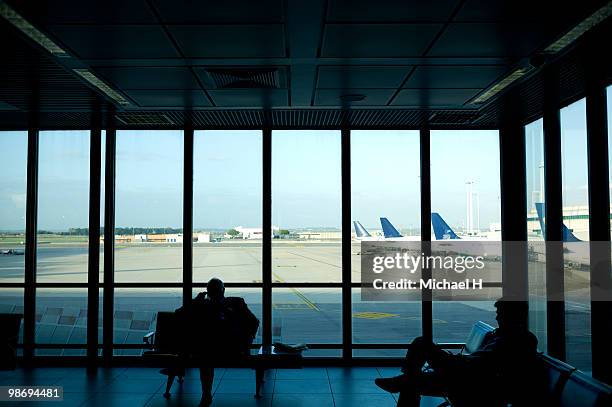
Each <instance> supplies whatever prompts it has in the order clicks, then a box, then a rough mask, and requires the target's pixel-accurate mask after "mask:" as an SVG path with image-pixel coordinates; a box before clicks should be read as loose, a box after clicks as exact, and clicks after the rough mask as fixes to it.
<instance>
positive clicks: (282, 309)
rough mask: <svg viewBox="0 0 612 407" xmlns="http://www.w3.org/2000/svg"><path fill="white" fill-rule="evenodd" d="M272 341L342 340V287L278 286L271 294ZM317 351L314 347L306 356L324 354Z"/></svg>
mask: <svg viewBox="0 0 612 407" xmlns="http://www.w3.org/2000/svg"><path fill="white" fill-rule="evenodd" d="M272 341H273V342H276V341H278V342H283V343H325V344H330V343H341V342H342V297H341V290H340V288H298V287H295V288H275V289H274V291H273V293H272ZM317 353H318V352H317V350H314V349H313V350H312V351H308V354H307V355H306V356H310V357H312V356H320V355H321V354H317ZM327 355H328V354H325V355H321V356H327Z"/></svg>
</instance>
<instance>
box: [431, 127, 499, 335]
mask: <svg viewBox="0 0 612 407" xmlns="http://www.w3.org/2000/svg"><path fill="white" fill-rule="evenodd" d="M500 204H501V203H500V184H499V133H498V132H497V131H492V130H479V131H474V130H453V131H450V130H449V131H446V130H440V131H432V132H431V208H432V212H436V213H438V214H439V215H440V216H441V217H442V219H444V221H445V222H446V223H447V224H448V225H449V226H450V228H451V229H453V230H454V232H455V233H456V234H457V235H458V236H459V237H460V238H463V239H478V240H485V241H487V240H490V241H497V240H500V239H501V214H500V213H501V210H500ZM433 229H434V230H433V233H432V238H433V239H443V238H444V236H436V233H437V232H439V231H437V230H436V228H433ZM438 234H439V233H438ZM486 267H487V270H491V271H492V272H490V273H488V274H489V275H488V278H487V279H486V280H485V282H491V283H494V282H497V283H499V282H501V262H500V261H495V262H487V264H486ZM494 280H497V281H494ZM483 295H484V296H486V297H487V298H488V299H487V300H478V301H476V300H474V301H469V300H468V301H435V298H434V302H433V318H434V324H433V334H434V340H435V341H438V342H447V341H450V342H456V341H457V340H459V341H463V340H465V338H467V335H468V334H469V332H470V330H471V327H472V325H473V324H474V322H475V321H477V320H482V321H484V322H487V323H490V324H492V325H495V309H494V307H493V303H494V302H495V300H496V299H497V298H498V297H499V296H500V295H501V290H498V289H489V290H483Z"/></svg>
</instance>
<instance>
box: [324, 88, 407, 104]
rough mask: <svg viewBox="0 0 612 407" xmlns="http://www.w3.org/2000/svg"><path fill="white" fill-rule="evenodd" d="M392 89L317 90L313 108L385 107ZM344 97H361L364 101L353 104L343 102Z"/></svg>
mask: <svg viewBox="0 0 612 407" xmlns="http://www.w3.org/2000/svg"><path fill="white" fill-rule="evenodd" d="M394 92H395V90H394V89H350V90H349V91H347V90H343V89H318V90H317V91H316V93H315V100H314V104H315V106H343V105H344V104H345V103H346V104H348V105H350V106H385V105H386V104H387V102H388V101H389V99H390V98H391V96H393V93H394ZM343 95H344V96H346V95H363V96H365V99H363V100H359V101H353V102H344V101H343V100H342V99H341V97H342V96H343Z"/></svg>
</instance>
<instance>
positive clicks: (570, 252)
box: [535, 202, 591, 266]
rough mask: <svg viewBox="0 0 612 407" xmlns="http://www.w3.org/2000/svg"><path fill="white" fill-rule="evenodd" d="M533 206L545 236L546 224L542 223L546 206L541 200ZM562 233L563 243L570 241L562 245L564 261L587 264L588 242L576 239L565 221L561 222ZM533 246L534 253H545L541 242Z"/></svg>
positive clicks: (588, 259) (588, 254) (588, 255)
mask: <svg viewBox="0 0 612 407" xmlns="http://www.w3.org/2000/svg"><path fill="white" fill-rule="evenodd" d="M535 207H536V212H537V214H538V222H540V229H541V230H542V236H543V237H544V238H546V225H545V223H544V219H546V208H545V206H544V203H542V202H536V203H535ZM562 233H563V243H570V244H564V245H563V261H564V262H566V263H574V264H579V265H587V266H588V265H589V264H590V263H591V262H590V247H589V244H587V243H586V242H585V241H583V240H580V239H578V238H577V237H576V235H574V233H573V232H572V231H571V230H570V229H569V228H568V227H567V226H566V225H565V223H563V224H562ZM535 247H536V248H535V252H536V253H539V254H541V255H545V251H544V250H543V249H544V248H545V246H544V245H543V244H540V245H538V246H535Z"/></svg>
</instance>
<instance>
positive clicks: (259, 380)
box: [255, 368, 265, 399]
mask: <svg viewBox="0 0 612 407" xmlns="http://www.w3.org/2000/svg"><path fill="white" fill-rule="evenodd" d="M264 372H265V370H264V369H260V368H257V369H255V398H257V399H259V398H261V393H260V392H261V385H262V384H263V382H264Z"/></svg>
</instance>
